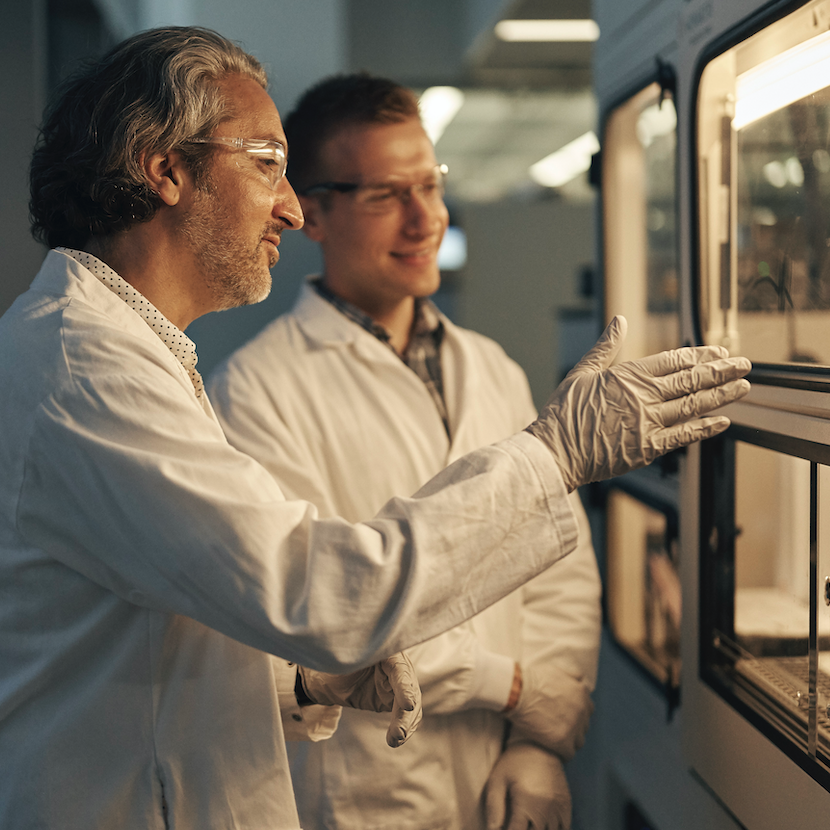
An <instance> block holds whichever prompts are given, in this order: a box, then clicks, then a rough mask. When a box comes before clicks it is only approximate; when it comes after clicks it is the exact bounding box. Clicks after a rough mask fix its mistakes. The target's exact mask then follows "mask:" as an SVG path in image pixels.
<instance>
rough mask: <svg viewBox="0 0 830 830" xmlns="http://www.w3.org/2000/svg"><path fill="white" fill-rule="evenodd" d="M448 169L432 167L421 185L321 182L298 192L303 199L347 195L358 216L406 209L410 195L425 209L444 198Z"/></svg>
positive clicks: (440, 166)
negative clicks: (419, 200) (327, 195)
mask: <svg viewBox="0 0 830 830" xmlns="http://www.w3.org/2000/svg"><path fill="white" fill-rule="evenodd" d="M448 172H449V168H448V167H447V165H446V164H436V165H435V167H434V168H433V169H432V171H431V172H430V174H429V175H428V176H426V177H425V178H424V179H423V180H422V181H420V182H415V183H409V184H404V183H399V182H396V181H388V182H377V183H372V184H368V183H367V184H360V183H358V182H321V183H320V184H315V185H312V186H311V187H307V188H305V190H302V191H301V195H303V196H316V195H319V194H320V193H332V192H334V193H347V194H349V195H350V196H351V198H352V200H353V203H354V206H355V208H356V209H357V210H359V211H361V212H362V213H374V214H383V213H391V212H392V211H393V210H396V209H397V208H398V207H400V206H401V205H406V204H408V203H409V201H410V199H411V198H412V194H413V193H417V194H418V196H419V197H420V198H421V199H423V200H424V201H425V202H426V203H427V204H429V205H438V204H440V203H441V201H442V200H443V198H444V189H445V181H446V178H447V173H448Z"/></svg>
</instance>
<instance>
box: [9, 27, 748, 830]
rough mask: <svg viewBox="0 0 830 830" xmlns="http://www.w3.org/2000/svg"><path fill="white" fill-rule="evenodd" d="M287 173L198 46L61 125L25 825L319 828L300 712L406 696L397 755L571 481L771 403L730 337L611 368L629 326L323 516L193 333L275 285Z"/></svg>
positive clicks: (30, 365)
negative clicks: (220, 395) (239, 438)
mask: <svg viewBox="0 0 830 830" xmlns="http://www.w3.org/2000/svg"><path fill="white" fill-rule="evenodd" d="M286 155H287V148H286V141H285V135H284V132H283V129H282V124H281V122H280V119H279V115H278V113H277V110H276V108H275V107H274V104H273V102H272V101H271V99H270V98H269V96H268V94H267V92H266V89H265V76H264V74H263V73H262V70H261V68H260V67H259V65H258V64H257V63H256V61H255V60H254V59H253V58H251V57H250V56H248V55H246V54H245V53H244V52H242V51H241V50H240V49H239V48H238V47H236V46H234V45H233V44H231V43H230V42H228V41H227V40H225V39H224V38H221V37H220V36H218V35H216V34H215V33H213V32H209V31H206V30H202V29H195V28H172V29H161V30H153V31H149V32H144V33H141V34H139V35H136V36H135V37H134V38H131V39H129V40H128V41H125V42H124V43H123V44H120V45H119V46H117V47H115V49H113V50H112V51H111V52H110V53H108V54H107V55H106V56H104V58H102V59H101V61H99V62H98V63H97V64H95V65H93V66H91V67H89V68H87V69H85V70H84V71H83V72H82V73H81V74H80V75H79V76H77V77H76V78H74V79H72V80H71V81H70V83H69V84H68V85H67V86H66V87H65V88H64V90H63V91H62V94H61V96H60V97H59V99H58V100H57V101H56V103H55V105H54V106H53V107H52V108H51V110H50V111H49V113H48V114H47V117H46V121H45V124H44V127H43V130H42V136H41V140H40V142H39V145H38V147H37V148H36V151H35V154H34V158H33V161H32V168H31V186H32V200H31V213H32V223H33V229H34V231H35V232H36V234H37V235H38V236H39V237H40V238H42V239H44V240H45V241H46V242H47V244H48V245H49V247H50V248H52V250H51V251H50V252H49V253H48V254H47V256H46V259H45V261H44V263H43V266H42V268H41V270H40V272H39V273H38V274H37V276H36V277H35V279H34V281H33V282H32V285H31V287H30V289H29V290H28V291H27V292H25V293H24V294H23V295H22V296H21V297H19V298H18V300H17V301H16V302H15V303H14V304H13V306H12V307H11V309H10V310H9V311H8V312H7V313H6V314H5V315H3V317H2V319H0V358H2V359H0V389H2V390H3V394H2V396H0V423H2V424H3V431H2V435H0V585H1V586H2V593H3V602H2V603H0V665H2V667H3V675H2V683H0V825H1V826H3V827H4V828H12V829H13V828H32V827H38V828H55V830H58V828H60V830H64V829H65V828H67V829H68V828H71V829H72V830H74V829H75V828H77V830H81V828H83V830H112V828H114V827H120V828H136V830H137V829H138V828H142V830H144V828H148V827H153V828H161V827H176V828H179V830H181V829H182V828H193V830H197V829H198V830H213V828H215V829H216V830H220V828H221V830H226V828H229V827H240V828H241V827H257V828H265V827H268V828H280V830H282V828H286V830H296V828H297V827H298V826H299V824H298V819H297V814H296V808H295V806H294V802H293V797H292V792H291V784H290V777H289V773H288V768H287V761H286V753H285V746H284V737H285V733H284V731H283V728H282V726H281V716H280V711H281V709H282V707H283V706H286V707H288V708H289V710H290V711H291V715H290V718H289V720H290V721H291V722H293V723H295V724H296V725H297V726H298V727H303V728H304V729H305V731H306V733H308V735H309V736H310V737H312V738H315V737H317V738H320V737H325V736H326V735H328V734H330V733H331V730H332V728H333V726H334V721H336V711H337V710H336V708H335V709H333V710H332V711H334V712H335V717H328V718H327V717H326V716H325V715H321V714H320V713H319V711H317V710H319V708H323V710H324V711H326V710H325V706H324V707H313V704H314V703H320V704H325V705H326V706H328V705H331V704H334V705H335V707H336V705H340V704H343V705H351V706H368V707H369V708H384V707H385V708H393V707H394V708H393V723H392V733H391V734H390V735H389V738H390V740H391V741H392V742H393V743H400V742H401V741H402V740H403V738H405V737H406V735H407V734H409V732H410V731H411V729H412V728H413V726H414V725H415V722H416V721H417V716H418V708H417V707H418V700H417V698H418V696H417V693H416V692H415V690H414V686H413V681H412V678H411V670H410V667H409V664H408V663H407V661H406V659H405V658H403V657H389V655H394V654H395V653H396V652H398V651H399V650H400V649H403V648H405V647H407V646H411V645H413V644H415V643H416V642H419V641H421V640H423V639H425V638H428V637H432V636H435V635H436V634H439V633H441V632H442V631H445V630H447V629H449V628H452V627H453V626H456V625H458V624H459V623H460V622H461V621H462V620H464V619H467V618H469V617H470V616H472V615H474V614H476V613H477V612H479V611H481V610H482V609H483V608H485V607H487V606H488V605H490V604H492V603H493V602H495V601H497V600H498V599H500V598H501V597H502V596H504V595H506V594H507V593H509V592H510V591H512V590H514V589H515V588H516V587H518V586H519V585H520V584H522V583H523V582H525V581H527V580H529V579H531V578H532V577H533V576H535V575H536V574H538V573H540V572H541V571H543V570H545V569H546V568H547V567H549V566H550V565H551V564H553V562H555V561H556V560H557V559H559V558H561V557H562V556H563V555H565V554H567V553H568V552H570V550H571V549H572V548H573V547H574V545H575V543H576V523H575V520H574V517H573V513H572V511H571V508H570V504H569V502H568V498H567V494H568V492H569V491H571V490H573V489H574V488H575V487H577V486H579V485H580V484H581V483H584V482H586V481H589V480H591V479H593V478H596V477H598V476H607V475H613V474H616V473H619V472H623V471H625V470H627V469H629V468H631V467H633V466H638V465H642V464H645V463H648V462H649V461H650V460H651V459H653V458H654V457H655V456H656V455H657V454H659V453H661V452H665V451H668V450H670V449H672V448H674V447H677V446H680V445H682V444H685V443H688V442H689V441H693V440H697V439H700V438H703V437H706V436H709V435H712V434H715V433H716V432H719V431H720V430H722V429H724V428H725V426H726V425H727V423H728V419H726V418H724V417H715V418H710V417H701V416H702V415H704V413H706V412H708V411H709V410H711V409H713V408H716V407H719V406H722V405H723V404H726V403H729V402H730V401H732V400H735V399H736V398H737V397H740V396H741V395H743V394H745V393H746V391H747V389H748V384H747V382H746V381H745V380H742V379H741V378H742V377H743V375H745V374H746V373H747V371H748V370H749V364H748V362H747V361H745V360H742V359H729V358H726V356H725V353H724V352H723V350H719V349H716V348H702V347H701V348H697V349H688V350H680V351H678V352H674V353H666V354H664V355H658V356H656V357H655V358H651V359H648V360H646V361H639V362H637V363H632V364H622V365H621V366H617V367H614V368H609V364H610V362H611V359H612V358H613V354H614V353H615V350H616V348H618V344H619V341H620V337H621V335H622V333H623V329H624V324H620V323H617V324H615V326H614V327H612V329H611V330H610V331H609V332H608V335H607V336H606V337H605V339H604V340H603V341H602V342H601V343H600V344H599V345H598V346H597V347H596V348H595V349H594V351H593V352H592V353H591V354H590V355H589V357H588V359H587V362H585V363H583V364H582V365H580V366H579V367H578V370H577V371H576V372H575V373H574V374H573V375H572V376H571V377H570V378H569V379H568V380H567V381H566V382H565V384H564V385H563V386H561V387H560V389H559V390H557V391H556V392H555V393H554V396H553V397H552V399H551V402H550V404H549V405H548V406H547V407H546V408H545V410H544V411H543V412H542V413H541V414H540V416H539V418H538V419H537V420H535V421H534V422H533V423H532V424H530V425H529V426H528V428H527V430H524V431H522V432H520V433H518V434H517V435H514V436H512V437H510V438H508V439H507V440H505V441H502V442H500V443H498V444H497V445H494V446H491V447H488V448H486V449H483V450H478V451H476V452H474V453H471V454H470V455H468V456H465V457H464V458H462V459H459V461H458V462H457V463H456V464H454V465H452V466H451V467H449V468H448V469H447V470H445V471H444V472H442V473H441V474H440V475H439V476H437V477H436V478H435V479H433V480H431V481H430V482H429V483H428V484H427V485H426V486H425V487H424V488H422V489H421V490H420V491H419V492H418V493H417V494H415V495H414V496H412V497H409V498H405V497H401V498H395V499H392V500H391V501H390V502H389V503H388V504H387V505H385V506H384V507H383V508H382V509H381V510H380V511H379V512H378V514H377V516H376V517H374V518H373V519H372V520H370V521H368V522H365V523H361V524H349V523H347V522H345V521H343V520H342V519H320V518H319V517H318V515H317V512H316V510H315V508H314V507H312V505H310V504H308V503H305V502H299V501H286V500H285V498H284V496H283V494H282V492H281V491H280V489H279V487H278V486H277V484H276V483H275V482H274V480H273V478H272V477H271V476H270V475H269V474H268V472H267V471H266V470H265V469H263V468H262V467H261V466H260V465H258V464H257V463H256V462H255V461H253V460H252V459H251V458H250V457H248V456H246V455H244V454H243V453H240V452H238V451H237V450H234V449H233V448H232V447H231V446H230V445H229V444H228V443H227V441H226V439H225V436H224V434H223V433H222V430H221V428H220V426H219V424H218V422H217V421H216V418H215V416H214V414H213V410H212V408H211V405H210V402H209V401H208V399H207V397H206V395H205V393H204V389H203V387H202V381H201V378H200V376H199V374H198V372H197V370H196V355H195V350H194V348H193V344H192V343H191V342H190V341H189V340H188V338H187V337H186V336H185V335H184V334H183V331H184V329H186V328H187V326H188V325H189V323H190V322H192V321H193V320H194V319H196V318H197V317H199V316H200V315H202V314H205V313H207V312H209V311H216V310H220V309H223V308H229V307H231V306H234V305H240V304H243V303H250V302H256V301H258V300H260V299H262V297H264V296H265V295H266V294H267V293H268V290H269V287H270V274H269V269H270V267H272V266H273V265H274V264H275V262H276V261H277V258H278V245H279V242H280V236H281V233H282V231H284V230H285V229H296V228H299V227H301V226H302V223H303V217H302V213H301V211H300V208H299V204H298V201H297V198H296V196H295V194H294V191H293V190H292V188H291V186H290V185H289V183H288V180H287V179H286V178H285V163H286ZM632 395H633V397H632ZM632 401H633V403H632ZM342 417H344V418H348V417H349V413H348V412H344V413H342ZM598 436H601V437H600V438H598ZM378 662H380V664H379V665H378V666H377V667H373V664H376V663H378ZM297 664H299V665H302V666H304V667H309V668H308V669H303V670H302V671H298V669H297ZM365 667H370V668H369V669H368V670H366V671H364V668H365ZM326 672H334V673H341V674H342V673H346V674H347V676H346V677H334V676H330V675H328V674H326ZM301 704H310V705H305V706H302V705H301ZM312 708H314V709H315V712H316V713H315V712H310V711H309V710H311V709H312Z"/></svg>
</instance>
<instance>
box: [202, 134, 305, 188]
mask: <svg viewBox="0 0 830 830" xmlns="http://www.w3.org/2000/svg"><path fill="white" fill-rule="evenodd" d="M187 143H188V144H222V145H223V146H225V147H230V148H231V149H232V150H243V151H244V152H246V153H248V155H250V156H252V157H253V158H255V159H256V160H257V161H258V162H260V164H259V166H260V168H261V169H262V172H263V173H264V175H265V178H266V179H267V180H268V184H269V185H270V186H271V190H276V189H277V185H278V184H279V183H280V180H281V179H282V177H283V176H284V175H285V169H286V167H287V166H288V158H287V153H286V149H285V145H284V144H282V142H279V141H273V140H272V139H268V138H225V137H223V136H212V137H210V138H191V139H190V140H189V141H188V142H187Z"/></svg>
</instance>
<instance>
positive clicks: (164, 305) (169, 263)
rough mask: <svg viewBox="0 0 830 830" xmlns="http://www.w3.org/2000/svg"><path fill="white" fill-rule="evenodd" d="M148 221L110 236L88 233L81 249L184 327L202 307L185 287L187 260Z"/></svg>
mask: <svg viewBox="0 0 830 830" xmlns="http://www.w3.org/2000/svg"><path fill="white" fill-rule="evenodd" d="M151 225H153V220H150V222H146V223H143V224H142V225H137V226H134V227H133V228H130V229H129V230H127V231H124V232H122V233H119V234H113V235H112V236H107V237H91V238H90V239H89V240H88V241H87V243H86V244H85V245H84V250H85V251H87V253H90V254H92V255H93V256H95V257H97V258H98V259H100V260H101V261H102V262H105V263H106V264H107V265H109V267H110V268H112V270H113V271H115V273H116V274H118V276H119V277H121V278H122V279H123V280H124V281H125V282H128V283H129V284H130V285H131V286H132V287H133V288H135V290H136V291H138V292H139V293H140V294H141V295H142V296H144V297H146V298H147V300H149V301H150V302H151V303H152V304H153V305H154V306H155V307H156V308H157V309H158V310H159V311H160V312H161V313H162V314H163V315H164V316H165V317H166V318H167V319H168V320H170V322H171V323H173V324H174V325H175V326H176V327H177V328H179V329H181V330H182V331H184V330H185V329H186V328H187V327H188V326H189V325H190V324H191V323H192V322H193V320H195V319H196V318H197V317H199V316H201V315H202V314H204V313H205V311H203V310H200V309H199V308H198V304H197V303H196V302H195V301H194V297H193V296H191V294H192V292H189V291H188V290H187V285H188V284H189V283H188V282H187V280H186V279H184V278H183V277H184V276H185V272H186V270H187V268H186V264H184V263H180V262H179V260H180V256H178V253H177V250H176V249H175V247H174V246H171V245H167V244H166V237H165V236H164V235H163V234H159V233H158V232H156V231H154V230H153V229H152V228H151V227H150V226H151ZM179 250H180V249H179ZM207 310H210V309H207Z"/></svg>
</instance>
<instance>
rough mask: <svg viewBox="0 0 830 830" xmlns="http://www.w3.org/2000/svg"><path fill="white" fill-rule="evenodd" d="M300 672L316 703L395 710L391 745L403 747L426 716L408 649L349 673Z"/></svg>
mask: <svg viewBox="0 0 830 830" xmlns="http://www.w3.org/2000/svg"><path fill="white" fill-rule="evenodd" d="M299 672H300V679H301V681H302V684H303V689H304V691H305V693H306V695H307V696H308V699H309V700H310V701H311V702H312V703H319V704H322V705H323V706H348V707H350V708H352V709H367V710H369V711H371V712H391V713H392V720H391V722H390V724H389V729H387V730H386V743H388V744H389V746H392V747H398V746H401V745H402V744H403V743H404V742H405V741H406V740H407V738H409V736H410V735H411V734H412V733H413V732H414V731H415V730H416V729H417V728H418V724H419V723H420V722H421V718H422V717H423V712H422V710H421V687H420V686H419V685H418V678H417V677H416V675H415V668H414V666H413V665H412V661H411V660H410V659H409V657H408V656H407V654H406V653H405V652H402V651H401V652H398V653H397V654H393V655H392V656H391V657H387V658H386V659H385V660H381V661H380V662H379V663H375V665H374V666H369V667H368V668H366V669H359V670H358V671H353V672H350V673H349V674H328V673H326V672H318V671H314V670H313V669H307V668H305V667H304V666H300V667H299Z"/></svg>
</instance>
